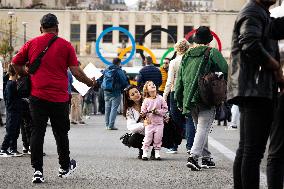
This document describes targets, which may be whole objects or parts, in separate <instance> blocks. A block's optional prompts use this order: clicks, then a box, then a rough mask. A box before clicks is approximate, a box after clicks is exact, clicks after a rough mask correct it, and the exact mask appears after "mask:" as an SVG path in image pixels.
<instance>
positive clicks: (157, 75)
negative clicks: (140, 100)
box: [137, 65, 162, 91]
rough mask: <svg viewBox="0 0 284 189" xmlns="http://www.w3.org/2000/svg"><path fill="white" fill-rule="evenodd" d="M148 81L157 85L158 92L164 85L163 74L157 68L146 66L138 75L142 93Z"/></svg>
mask: <svg viewBox="0 0 284 189" xmlns="http://www.w3.org/2000/svg"><path fill="white" fill-rule="evenodd" d="M147 81H153V83H154V84H155V85H156V87H157V90H158V89H159V87H160V85H161V84H162V74H161V71H160V70H159V68H156V67H155V66H154V65H149V66H145V67H144V68H142V69H141V70H140V71H139V75H138V80H137V84H138V88H139V89H140V90H141V91H142V89H143V86H144V84H145V83H146V82H147Z"/></svg>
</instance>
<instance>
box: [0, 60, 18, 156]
mask: <svg viewBox="0 0 284 189" xmlns="http://www.w3.org/2000/svg"><path fill="white" fill-rule="evenodd" d="M8 74H9V76H10V77H9V80H8V81H7V84H6V88H5V91H4V100H5V106H6V135H5V137H4V140H3V143H2V146H1V150H0V157H12V156H15V157H18V156H22V155H23V154H21V153H19V152H18V150H17V140H18V138H19V134H20V127H21V117H22V102H21V97H19V95H18V93H17V82H16V79H17V74H16V71H15V69H14V67H13V66H12V65H11V64H10V65H9V68H8ZM8 149H10V151H8Z"/></svg>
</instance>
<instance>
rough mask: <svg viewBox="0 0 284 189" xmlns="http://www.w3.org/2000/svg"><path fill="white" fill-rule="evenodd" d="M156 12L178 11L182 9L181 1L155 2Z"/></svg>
mask: <svg viewBox="0 0 284 189" xmlns="http://www.w3.org/2000/svg"><path fill="white" fill-rule="evenodd" d="M156 7H157V10H159V11H164V10H167V11H179V10H182V8H183V2H182V0H157V3H156Z"/></svg>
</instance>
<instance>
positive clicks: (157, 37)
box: [151, 26, 161, 43]
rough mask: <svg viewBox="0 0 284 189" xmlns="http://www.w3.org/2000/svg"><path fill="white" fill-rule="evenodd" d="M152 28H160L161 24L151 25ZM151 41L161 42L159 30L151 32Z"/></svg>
mask: <svg viewBox="0 0 284 189" xmlns="http://www.w3.org/2000/svg"><path fill="white" fill-rule="evenodd" d="M154 28H161V26H152V29H154ZM151 42H152V43H161V31H154V32H152V39H151Z"/></svg>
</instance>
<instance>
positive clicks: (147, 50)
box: [118, 45, 157, 64]
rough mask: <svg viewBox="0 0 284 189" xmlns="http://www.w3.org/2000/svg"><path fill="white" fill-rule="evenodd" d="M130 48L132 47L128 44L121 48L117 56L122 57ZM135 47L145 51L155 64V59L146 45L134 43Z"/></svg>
mask: <svg viewBox="0 0 284 189" xmlns="http://www.w3.org/2000/svg"><path fill="white" fill-rule="evenodd" d="M131 49H132V46H129V47H127V48H125V49H123V50H122V51H121V52H120V53H119V56H118V58H119V59H122V58H123V57H124V55H125V54H126V53H127V52H129V51H131ZM136 49H140V50H143V51H146V52H147V53H148V54H149V55H150V56H151V58H152V61H153V63H154V64H157V59H156V57H155V55H154V53H153V52H152V51H151V50H150V49H148V48H147V47H144V46H142V45H136Z"/></svg>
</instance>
